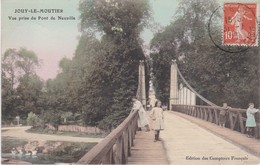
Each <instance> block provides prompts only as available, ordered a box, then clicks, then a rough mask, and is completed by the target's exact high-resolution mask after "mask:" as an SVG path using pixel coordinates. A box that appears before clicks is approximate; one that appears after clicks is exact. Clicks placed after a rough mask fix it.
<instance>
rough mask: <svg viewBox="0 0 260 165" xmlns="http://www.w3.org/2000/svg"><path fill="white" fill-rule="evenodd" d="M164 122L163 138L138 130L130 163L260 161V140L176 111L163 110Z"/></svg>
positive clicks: (248, 162) (249, 162) (228, 162)
mask: <svg viewBox="0 0 260 165" xmlns="http://www.w3.org/2000/svg"><path fill="white" fill-rule="evenodd" d="M186 119H188V120H186ZM165 125H166V129H165V130H164V131H162V132H161V139H162V140H163V142H156V143H155V142H153V138H154V136H153V132H152V131H151V132H138V133H137V136H136V139H135V146H134V148H133V150H132V156H131V157H129V162H128V163H129V164H187V165H188V164H189V165H190V164H200V165H201V164H202V165H203V164H205V165H206V164H225V165H227V164H230V165H231V164H232V165H235V164H259V163H260V140H256V139H253V138H247V137H246V136H245V135H243V134H241V133H238V132H235V131H232V130H229V129H226V128H221V127H219V126H217V125H215V124H211V123H208V122H206V121H203V120H200V119H196V118H194V117H190V116H186V115H184V114H180V113H176V112H169V111H166V112H165ZM199 125H200V126H203V127H205V128H206V129H204V128H202V127H200V126H199ZM208 130H214V131H208ZM249 152H250V153H249ZM203 157H204V158H203ZM204 159H205V160H204ZM212 159H214V160H212Z"/></svg>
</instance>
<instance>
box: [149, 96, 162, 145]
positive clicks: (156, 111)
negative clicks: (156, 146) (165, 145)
mask: <svg viewBox="0 0 260 165" xmlns="http://www.w3.org/2000/svg"><path fill="white" fill-rule="evenodd" d="M150 117H151V118H152V120H153V130H154V131H155V132H154V133H155V139H154V142H156V141H158V140H159V134H160V131H161V130H163V129H164V121H163V120H164V116H163V109H162V102H161V101H156V103H155V107H154V108H153V109H152V111H151V114H150Z"/></svg>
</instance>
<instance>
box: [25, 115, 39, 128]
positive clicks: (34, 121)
mask: <svg viewBox="0 0 260 165" xmlns="http://www.w3.org/2000/svg"><path fill="white" fill-rule="evenodd" d="M26 121H27V125H31V126H33V127H35V126H37V125H39V124H40V119H39V117H38V116H37V115H36V114H35V113H33V112H30V113H29V114H28V117H27V120H26Z"/></svg>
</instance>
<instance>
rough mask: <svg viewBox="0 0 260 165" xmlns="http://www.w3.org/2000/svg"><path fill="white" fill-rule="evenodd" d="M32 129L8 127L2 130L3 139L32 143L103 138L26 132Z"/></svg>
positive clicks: (89, 140)
mask: <svg viewBox="0 0 260 165" xmlns="http://www.w3.org/2000/svg"><path fill="white" fill-rule="evenodd" d="M29 128H30V127H7V128H2V137H7V136H9V137H15V138H19V139H26V140H30V141H34V140H36V141H69V142H97V143H98V142H100V141H101V140H102V139H103V138H88V137H71V136H62V135H46V134H38V133H30V132H25V131H26V130H27V129H29Z"/></svg>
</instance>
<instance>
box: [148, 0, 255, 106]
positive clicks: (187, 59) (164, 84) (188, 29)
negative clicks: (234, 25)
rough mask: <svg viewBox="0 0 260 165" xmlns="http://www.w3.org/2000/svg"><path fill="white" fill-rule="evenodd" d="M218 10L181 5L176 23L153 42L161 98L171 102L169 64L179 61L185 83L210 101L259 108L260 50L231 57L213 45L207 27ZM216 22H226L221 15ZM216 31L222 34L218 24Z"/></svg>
mask: <svg viewBox="0 0 260 165" xmlns="http://www.w3.org/2000/svg"><path fill="white" fill-rule="evenodd" d="M217 6H218V4H216V3H215V1H209V2H208V3H206V4H205V3H204V1H202V0H197V1H191V0H184V1H181V2H180V4H179V7H178V10H177V12H176V15H175V19H174V21H173V22H172V23H171V24H170V25H169V26H167V27H166V28H165V30H164V31H162V32H160V33H157V34H156V35H155V37H154V38H153V40H152V42H151V49H152V50H153V53H152V54H151V57H152V58H153V71H154V76H155V78H154V81H155V82H154V84H155V88H156V91H157V94H158V96H157V97H158V98H160V99H162V100H164V101H167V98H169V94H168V93H169V79H170V74H169V71H170V62H169V61H171V59H176V60H177V64H178V67H179V69H180V71H181V72H182V74H183V75H184V77H185V79H186V80H187V81H188V82H189V84H190V85H191V86H192V87H193V88H194V89H195V90H196V91H197V92H198V93H200V94H201V95H203V96H204V97H205V98H207V99H208V100H210V101H212V102H214V103H216V104H218V105H222V103H223V102H227V103H228V104H229V105H231V106H233V107H240V108H245V107H247V104H248V102H250V101H253V102H255V103H256V104H257V103H258V104H259V93H258V92H259V91H258V87H259V74H260V73H259V72H260V71H259V49H257V48H250V49H248V50H247V51H246V52H240V53H228V52H224V51H222V50H220V49H218V48H217V47H216V46H215V45H214V44H213V43H212V41H211V40H210V38H209V36H208V31H207V30H208V28H207V26H208V20H209V16H210V15H211V13H212V12H213V11H214V9H216V8H217ZM215 19H216V20H218V21H219V20H220V21H222V20H221V18H220V17H219V15H216V18H215ZM212 28H213V29H215V30H217V31H219V32H220V31H221V29H218V28H221V27H220V26H217V25H216V24H214V25H212ZM215 35H216V34H215ZM217 37H218V36H214V38H216V39H217V40H221V38H217ZM257 84H258V85H257Z"/></svg>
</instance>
